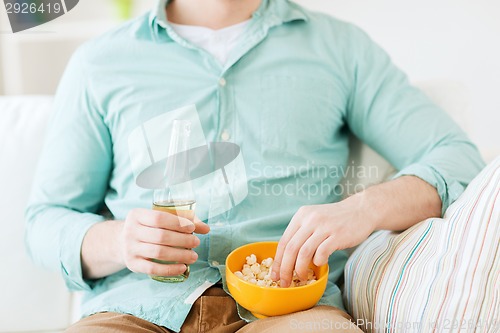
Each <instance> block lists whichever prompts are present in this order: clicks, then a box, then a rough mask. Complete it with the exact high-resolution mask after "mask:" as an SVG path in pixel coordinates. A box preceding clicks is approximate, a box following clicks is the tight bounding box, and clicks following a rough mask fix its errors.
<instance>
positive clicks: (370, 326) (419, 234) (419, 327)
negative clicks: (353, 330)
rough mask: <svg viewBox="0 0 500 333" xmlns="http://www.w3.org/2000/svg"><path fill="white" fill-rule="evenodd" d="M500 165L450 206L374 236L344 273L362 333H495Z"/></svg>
mask: <svg viewBox="0 0 500 333" xmlns="http://www.w3.org/2000/svg"><path fill="white" fill-rule="evenodd" d="M499 192H500V157H498V158H497V159H496V160H495V161H493V162H492V163H491V164H490V165H488V166H487V167H486V168H485V169H484V170H483V171H482V172H481V173H480V174H479V175H478V176H477V177H476V178H475V179H474V180H473V181H472V183H471V184H470V185H469V186H468V187H467V189H466V191H465V192H464V194H462V196H461V197H460V198H459V199H458V200H457V201H456V202H455V203H454V204H453V205H451V206H450V207H449V208H448V210H447V212H446V214H445V216H444V218H442V219H439V218H431V219H428V220H426V221H423V222H421V223H419V224H417V225H415V226H413V227H412V228H410V229H408V230H406V231H404V232H401V233H396V232H389V231H379V232H376V233H374V234H373V235H372V236H371V237H370V238H369V239H368V240H367V241H365V242H364V243H363V244H362V245H361V246H359V247H358V249H357V250H356V251H355V252H354V253H353V255H352V256H351V257H350V259H349V261H348V262H347V265H346V269H345V293H344V301H345V304H346V306H347V309H348V311H349V313H350V314H351V315H352V316H353V317H354V318H355V319H356V321H357V323H358V325H359V326H360V327H361V328H362V329H363V330H364V331H366V332H433V331H435V332H459V331H460V332H500V316H499V314H500V247H499V244H500V195H499Z"/></svg>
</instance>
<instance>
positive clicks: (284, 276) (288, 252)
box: [279, 227, 312, 288]
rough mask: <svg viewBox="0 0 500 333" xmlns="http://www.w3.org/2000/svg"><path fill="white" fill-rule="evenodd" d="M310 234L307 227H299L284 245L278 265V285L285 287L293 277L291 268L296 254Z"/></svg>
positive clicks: (292, 268) (310, 231) (295, 259)
mask: <svg viewBox="0 0 500 333" xmlns="http://www.w3.org/2000/svg"><path fill="white" fill-rule="evenodd" d="M311 235H312V230H311V229H309V228H304V227H302V228H300V229H299V231H298V232H296V233H295V235H294V236H293V237H292V239H291V240H290V241H289V242H288V244H287V245H286V247H285V251H284V253H283V260H282V261H281V265H280V271H279V274H280V286H281V287H284V288H287V287H288V286H290V283H291V282H292V279H293V270H294V268H295V263H296V261H297V255H298V254H299V251H300V249H301V248H302V246H303V245H304V243H305V242H306V240H307V239H308V238H309V237H310V236H311Z"/></svg>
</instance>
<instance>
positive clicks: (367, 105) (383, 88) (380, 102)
mask: <svg viewBox="0 0 500 333" xmlns="http://www.w3.org/2000/svg"><path fill="white" fill-rule="evenodd" d="M353 32H354V33H353V37H352V39H351V40H352V41H353V42H352V44H351V45H353V46H352V47H353V48H355V51H354V52H353V54H354V55H355V57H354V58H353V62H352V68H351V73H353V75H352V77H353V78H354V79H353V81H352V88H351V95H350V98H349V102H348V107H347V116H346V118H347V119H346V121H347V123H348V126H349V128H350V130H351V131H352V132H353V133H354V134H355V135H356V136H357V137H358V138H360V139H361V140H362V141H363V142H365V143H366V144H367V145H368V146H370V147H371V148H372V149H374V150H375V151H376V152H378V153H379V154H380V155H382V156H383V157H384V158H386V159H387V160H388V161H389V162H390V163H391V164H392V165H393V166H394V167H395V168H396V169H398V170H399V172H398V173H397V174H396V176H395V177H394V178H397V177H400V176H403V175H413V176H416V177H419V178H421V179H422V180H424V181H426V182H427V183H429V184H431V185H432V186H434V187H435V188H436V189H437V192H438V194H439V196H440V198H441V202H442V214H444V212H445V211H446V209H447V208H448V207H449V205H451V204H452V203H453V202H454V201H455V200H456V199H457V198H458V197H459V196H460V194H461V193H462V192H463V191H464V189H465V187H466V186H467V185H468V183H469V182H470V181H471V180H472V179H473V178H474V177H475V175H477V174H478V173H479V171H480V170H481V169H482V168H483V167H484V162H483V160H482V158H481V156H480V154H479V151H478V150H477V148H476V146H475V145H474V144H473V143H472V142H471V141H470V140H469V139H468V137H467V136H466V134H465V133H464V132H463V131H462V130H461V129H460V128H459V127H458V125H456V124H455V122H454V121H453V120H451V118H450V117H449V116H448V115H447V114H446V113H445V112H444V111H443V110H441V109H440V108H439V107H438V106H437V105H435V104H434V103H432V102H431V101H430V99H429V98H428V97H427V96H426V95H425V94H424V93H422V92H421V91H420V90H418V89H417V88H415V87H413V86H411V85H410V84H409V82H408V79H407V77H406V75H405V74H404V73H403V72H402V71H400V70H399V69H398V68H397V67H396V66H395V65H394V64H393V63H392V62H391V60H390V58H389V56H388V55H387V54H386V53H385V52H384V51H383V50H382V49H381V48H380V47H379V46H378V45H376V44H375V43H374V42H373V41H371V40H370V38H369V37H368V36H367V35H366V34H365V33H364V32H362V31H360V30H358V29H356V28H353Z"/></svg>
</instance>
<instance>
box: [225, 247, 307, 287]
mask: <svg viewBox="0 0 500 333" xmlns="http://www.w3.org/2000/svg"><path fill="white" fill-rule="evenodd" d="M273 262H274V259H273V258H266V259H264V260H262V262H261V263H260V264H259V263H258V262H257V256H256V255H255V254H251V255H249V256H248V257H246V263H245V264H243V267H242V269H241V271H237V272H234V275H235V276H237V277H238V278H240V279H242V280H244V281H247V282H250V283H252V284H255V285H257V286H260V287H270V288H279V287H280V283H279V281H273V280H272V279H271V267H272V265H273ZM314 282H316V276H315V275H314V271H313V270H312V269H309V270H308V272H307V280H306V281H301V280H300V279H299V277H298V276H297V272H295V271H294V272H293V278H292V282H291V284H290V287H302V286H306V285H309V284H312V283H314Z"/></svg>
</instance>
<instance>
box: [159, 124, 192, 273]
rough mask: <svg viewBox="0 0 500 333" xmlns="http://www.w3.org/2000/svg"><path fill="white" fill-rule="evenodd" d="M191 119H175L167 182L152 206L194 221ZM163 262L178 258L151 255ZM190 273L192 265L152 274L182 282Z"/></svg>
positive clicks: (169, 262)
mask: <svg viewBox="0 0 500 333" xmlns="http://www.w3.org/2000/svg"><path fill="white" fill-rule="evenodd" d="M190 133H191V122H190V121H188V120H175V121H174V123H173V130H172V134H171V138H170V145H169V152H168V158H167V164H166V168H165V177H164V179H165V186H164V187H163V188H161V189H157V190H155V191H154V194H153V209H154V210H159V211H162V212H167V213H170V214H174V215H177V216H179V217H183V218H185V219H188V220H190V221H191V222H193V221H194V215H195V205H196V199H195V196H194V192H193V188H192V185H191V181H190V179H189V158H188V155H189V154H188V149H189V136H190ZM151 260H152V261H154V262H157V263H160V264H165V265H168V264H175V263H176V262H171V261H163V260H158V259H154V258H152V259H151ZM188 277H189V266H188V265H187V269H186V271H185V272H184V273H182V274H180V275H176V276H156V275H152V276H151V278H153V279H154V280H156V281H160V282H183V281H185V280H186V279H187V278H188Z"/></svg>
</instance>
